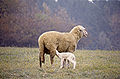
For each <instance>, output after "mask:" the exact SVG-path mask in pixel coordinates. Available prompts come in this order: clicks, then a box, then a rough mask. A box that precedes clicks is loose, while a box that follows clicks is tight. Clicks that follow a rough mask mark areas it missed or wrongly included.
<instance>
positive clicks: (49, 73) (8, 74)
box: [0, 47, 120, 79]
mask: <svg viewBox="0 0 120 79" xmlns="http://www.w3.org/2000/svg"><path fill="white" fill-rule="evenodd" d="M74 54H75V56H76V61H77V65H76V69H75V70H74V69H72V64H71V66H70V68H69V69H67V68H64V69H59V66H60V59H59V58H57V57H55V59H54V60H55V61H54V65H53V66H51V65H50V58H49V55H46V56H45V59H46V62H45V64H43V68H42V69H40V68H39V59H38V55H39V49H38V48H17V47H0V79H120V51H101V50H77V51H75V52H74Z"/></svg>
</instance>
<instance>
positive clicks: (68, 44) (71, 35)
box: [38, 25, 88, 68]
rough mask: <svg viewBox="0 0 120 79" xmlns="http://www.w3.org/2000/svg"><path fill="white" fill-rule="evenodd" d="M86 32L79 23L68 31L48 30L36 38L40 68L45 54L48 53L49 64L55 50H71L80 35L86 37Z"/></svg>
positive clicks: (52, 59)
mask: <svg viewBox="0 0 120 79" xmlns="http://www.w3.org/2000/svg"><path fill="white" fill-rule="evenodd" d="M87 36H88V33H87V31H86V30H85V28H84V27H83V26H81V25H77V26H75V27H74V28H73V29H72V30H71V31H70V32H67V33H61V32H57V31H49V32H45V33H43V34H42V35H41V36H40V37H39V38H38V44H39V51H40V53H39V61H40V62H39V64H40V68H41V67H42V63H45V57H44V55H45V54H50V60H51V65H52V64H53V61H54V56H55V54H56V50H58V51H59V52H71V53H73V52H74V51H75V49H76V46H77V43H78V41H79V40H80V39H81V38H82V37H87Z"/></svg>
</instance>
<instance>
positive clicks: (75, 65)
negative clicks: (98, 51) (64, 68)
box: [73, 61, 76, 69]
mask: <svg viewBox="0 0 120 79" xmlns="http://www.w3.org/2000/svg"><path fill="white" fill-rule="evenodd" d="M75 66H76V61H74V66H73V69H75Z"/></svg>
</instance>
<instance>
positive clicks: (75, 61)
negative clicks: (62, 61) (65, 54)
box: [68, 59, 76, 69]
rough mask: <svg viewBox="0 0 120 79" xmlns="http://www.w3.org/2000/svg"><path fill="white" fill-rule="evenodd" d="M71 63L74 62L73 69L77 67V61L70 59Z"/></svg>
mask: <svg viewBox="0 0 120 79" xmlns="http://www.w3.org/2000/svg"><path fill="white" fill-rule="evenodd" d="M68 60H69V61H70V62H71V63H73V69H75V66H76V61H75V60H72V59H68Z"/></svg>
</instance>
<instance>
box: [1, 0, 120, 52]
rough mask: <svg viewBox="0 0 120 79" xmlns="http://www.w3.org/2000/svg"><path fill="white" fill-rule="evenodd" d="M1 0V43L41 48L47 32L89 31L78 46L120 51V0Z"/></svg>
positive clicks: (80, 47) (79, 47)
mask: <svg viewBox="0 0 120 79" xmlns="http://www.w3.org/2000/svg"><path fill="white" fill-rule="evenodd" d="M93 1H94V3H91V2H89V1H88V0H58V2H55V1H54V0H0V46H17V47H38V43H37V40H38V37H39V36H40V35H41V34H42V33H44V32H46V31H51V30H52V31H53V30H54V31H60V32H69V31H70V30H71V29H72V28H73V27H74V26H75V25H78V24H81V25H83V26H84V27H85V28H86V29H87V31H88V34H89V35H88V37H87V38H82V39H81V40H80V42H79V44H78V47H77V48H78V49H88V50H89V49H90V50H95V49H100V50H120V1H119V0H109V1H108V0H107V1H106V0H99V1H98V0H93Z"/></svg>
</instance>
